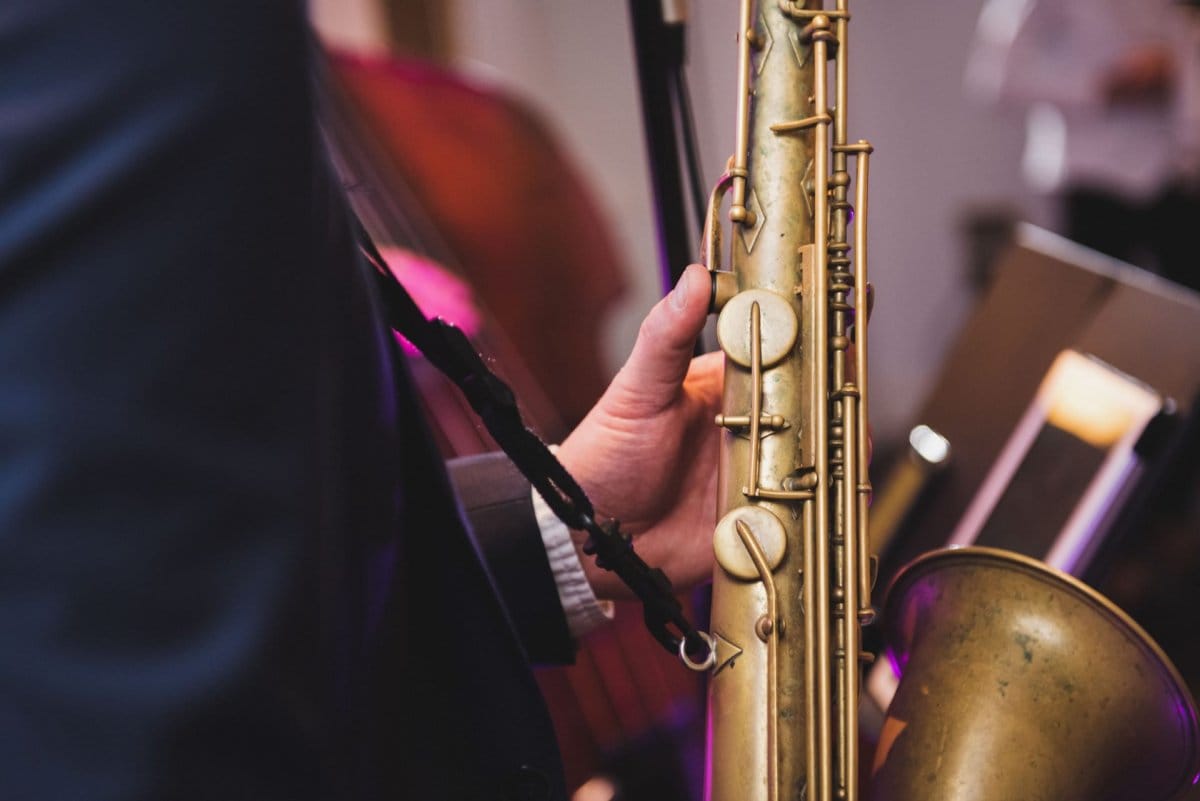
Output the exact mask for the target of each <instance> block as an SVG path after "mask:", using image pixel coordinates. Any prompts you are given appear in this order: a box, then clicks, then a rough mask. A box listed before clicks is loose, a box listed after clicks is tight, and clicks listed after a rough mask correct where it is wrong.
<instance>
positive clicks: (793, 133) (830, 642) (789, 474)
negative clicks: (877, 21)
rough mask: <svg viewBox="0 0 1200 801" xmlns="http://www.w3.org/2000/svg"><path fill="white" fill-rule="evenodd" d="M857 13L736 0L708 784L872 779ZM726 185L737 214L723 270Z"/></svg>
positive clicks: (716, 800)
mask: <svg viewBox="0 0 1200 801" xmlns="http://www.w3.org/2000/svg"><path fill="white" fill-rule="evenodd" d="M848 19H849V14H848V13H847V11H846V8H845V0H837V7H836V8H835V9H831V10H829V11H828V12H826V11H824V10H822V8H821V7H820V4H819V2H817V1H816V0H808V2H791V1H790V0H761V2H758V3H755V2H753V1H752V0H743V2H742V5H741V10H740V14H739V26H740V27H739V37H738V38H739V54H738V98H737V132H736V143H737V144H736V150H735V152H734V154H733V157H732V158H731V159H730V162H729V163H730V166H729V170H728V172H727V174H726V175H725V176H723V177H722V179H721V180H720V181H719V182H718V184H717V186H716V188H715V189H714V190H713V193H712V197H711V200H710V208H709V215H708V224H707V226H706V237H705V254H706V257H707V259H708V265H709V267H710V269H712V270H714V271H717V272H715V274H714V293H713V294H714V307H719V310H720V312H721V314H720V319H719V320H718V323H717V335H718V340H719V342H720V343H721V347H722V349H723V350H724V351H725V353H726V356H727V359H726V373H725V394H724V401H723V409H722V413H721V414H720V415H718V417H717V424H718V425H720V426H722V427H723V428H724V429H725V434H724V438H723V441H724V446H723V448H722V455H721V465H720V472H721V477H720V485H721V489H720V496H719V506H720V515H719V516H720V518H721V523H720V524H719V525H718V527H717V532H716V534H715V537H714V548H715V551H716V562H717V568H716V572H715V576H714V587H713V611H712V636H713V639H714V641H715V642H716V643H717V646H716V650H717V651H718V655H717V657H716V659H715V663H716V664H715V666H714V672H713V676H712V681H711V683H710V687H711V703H710V708H709V715H710V719H711V724H712V725H711V731H712V742H711V754H712V761H713V771H712V776H711V786H710V788H709V797H710V798H711V799H712V800H713V801H777V800H782V801H799V800H800V799H805V801H832V799H834V798H839V799H851V800H852V801H853V800H854V799H857V797H858V788H857V778H858V768H857V763H858V753H857V747H858V740H857V716H858V707H857V704H858V692H859V684H860V679H859V658H860V655H859V652H860V650H861V645H860V643H861V635H860V623H861V621H862V620H864V619H868V618H869V617H870V592H871V587H870V582H871V569H870V560H869V557H868V555H867V554H868V548H869V543H868V540H867V534H866V525H867V507H866V502H867V499H868V497H869V493H870V482H869V480H868V477H867V447H868V444H867V443H868V440H867V424H866V414H865V395H866V392H865V385H864V383H863V379H865V377H866V370H867V368H866V336H865V329H866V313H865V309H866V259H865V254H866V233H865V230H864V228H863V225H864V221H865V220H866V216H867V215H866V186H865V179H866V175H867V159H868V156H869V154H870V146H869V145H867V144H866V143H858V144H851V143H848V142H847V140H846V102H845V98H846V92H845V82H846V70H845V67H844V61H843V59H844V55H845V53H846V52H847V49H846V23H847V21H848ZM834 53H837V54H838V58H837V60H836V61H834V62H833V63H835V64H836V69H835V71H832V72H831V69H830V63H831V57H832V56H833V55H834ZM830 84H832V86H833V92H834V98H835V99H834V102H832V103H831V102H830V98H829V90H828V87H829V86H830ZM851 157H853V159H852V158H851ZM851 160H853V162H854V164H853V172H854V177H853V179H852V176H851V172H850V170H851V166H852V165H851V164H850V161H851ZM855 181H856V182H857V186H856V187H855V195H854V202H853V203H851V202H850V191H851V189H850V187H851V184H852V183H854V182H855ZM727 190H729V191H730V193H731V200H730V211H729V219H730V222H731V224H732V229H733V230H732V235H731V236H730V237H729V240H728V246H729V260H728V262H727V265H726V266H725V267H724V269H722V264H721V252H720V250H721V236H720V220H719V217H718V216H717V215H718V213H719V209H720V204H721V201H722V198H723V196H724V194H725V192H726V191H727ZM855 218H856V219H855ZM852 220H853V224H852ZM851 228H853V232H854V241H853V246H852V244H851V243H850V242H849V241H848V235H849V233H850V231H851ZM726 270H727V271H726ZM734 290H736V291H734ZM855 306H857V307H858V308H861V309H863V310H864V313H863V314H862V315H860V316H859V317H858V319H857V321H855V320H854V308H855ZM852 326H853V331H852V330H851V327H852ZM852 341H853V342H855V343H856V344H857V353H856V355H855V356H854V357H851V356H850V354H849V350H850V345H851V343H852ZM852 359H853V361H852Z"/></svg>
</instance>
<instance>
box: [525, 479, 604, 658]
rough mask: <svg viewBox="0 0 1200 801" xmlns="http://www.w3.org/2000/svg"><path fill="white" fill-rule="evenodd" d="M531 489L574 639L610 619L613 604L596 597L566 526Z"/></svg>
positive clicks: (538, 522) (551, 566) (543, 541)
mask: <svg viewBox="0 0 1200 801" xmlns="http://www.w3.org/2000/svg"><path fill="white" fill-rule="evenodd" d="M531 492H532V493H533V512H534V514H535V515H536V517H537V524H538V529H539V530H540V531H541V533H542V543H543V544H544V545H545V546H546V556H547V557H549V559H550V570H551V571H552V572H553V573H554V584H555V586H556V587H557V588H558V600H559V601H560V602H561V603H562V608H563V612H564V613H565V614H566V616H567V629H568V630H569V631H570V632H571V636H572V637H574V638H575V639H577V640H578V639H579V638H580V637H582V636H583V635H585V634H587V633H588V632H589V631H591V630H592V629H594V628H596V627H597V626H600V625H603V624H604V623H607V622H608V621H610V620H612V618H613V604H612V601H601V600H598V599H597V598H596V593H594V592H593V591H592V585H591V584H589V583H588V580H587V576H586V575H585V574H584V572H583V565H581V564H580V563H579V554H578V553H577V552H576V551H575V543H574V542H573V541H572V540H571V531H570V529H568V528H567V526H566V524H564V523H563V522H562V521H561V520H559V519H558V518H557V517H556V516H555V515H554V512H553V511H552V510H551V509H550V506H549V505H548V504H547V503H546V502H545V501H544V500H542V496H541V495H538V493H537V491H536V490H531Z"/></svg>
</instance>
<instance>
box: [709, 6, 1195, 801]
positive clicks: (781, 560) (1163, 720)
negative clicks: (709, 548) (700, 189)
mask: <svg viewBox="0 0 1200 801" xmlns="http://www.w3.org/2000/svg"><path fill="white" fill-rule="evenodd" d="M849 21H850V14H849V12H848V11H847V9H846V0H835V7H834V8H831V9H824V8H823V0H760V2H758V3H755V2H754V0H742V3H741V9H740V14H739V55H738V83H737V89H738V98H737V135H736V142H737V145H736V151H735V152H734V154H733V157H732V158H731V159H730V161H729V164H730V166H729V168H728V171H727V173H726V174H725V175H724V176H722V178H721V179H720V181H719V182H718V183H717V185H716V187H715V188H714V190H713V193H712V195H711V198H710V205H709V210H708V218H707V219H708V222H707V224H706V230H705V247H704V252H705V256H706V258H707V260H708V262H707V263H708V265H709V268H710V269H711V270H713V271H714V274H713V307H714V311H720V318H719V320H718V324H717V331H718V339H719V341H720V343H721V347H722V349H723V350H724V351H725V353H726V356H727V358H726V367H725V390H724V397H723V403H722V412H721V414H719V415H717V418H716V423H717V425H719V426H721V427H722V428H723V429H724V434H723V446H722V449H721V460H720V489H719V497H718V507H719V509H718V512H719V514H718V517H719V519H720V521H721V522H720V523H719V524H718V526H717V531H716V533H715V535H714V549H715V556H716V569H715V572H714V577H713V604H712V634H711V636H710V644H711V653H710V654H709V657H708V659H707V661H706V662H705V663H704V664H703V665H695V664H691V665H690V666H692V667H695V668H696V669H710V670H712V678H711V681H710V685H709V686H710V705H709V721H710V732H711V734H710V737H711V740H710V744H709V753H710V756H711V760H712V765H711V768H712V769H711V773H710V776H709V787H708V795H707V797H708V798H709V799H710V800H711V801H833V800H834V799H839V800H843V799H844V800H845V801H858V799H859V798H860V795H863V793H860V788H859V786H858V783H859V753H858V748H859V740H858V729H857V722H858V721H857V719H858V699H859V692H860V684H861V671H860V667H861V665H860V662H861V661H862V660H864V659H866V657H865V655H863V654H862V653H861V652H862V636H861V626H862V625H863V624H865V623H868V622H870V620H871V619H872V618H873V616H874V613H873V609H872V607H871V597H870V596H871V590H872V584H873V583H874V575H875V566H874V565H875V563H874V559H873V558H872V557H871V556H870V540H869V538H868V534H867V515H868V504H869V501H870V497H871V482H870V480H869V478H868V474H867V462H868V459H869V456H870V438H869V429H868V426H867V403H868V391H867V390H868V387H867V376H868V372H867V319H866V318H867V310H868V308H869V302H870V297H869V293H868V283H867V259H866V256H867V181H868V170H869V159H870V155H871V150H872V148H871V145H870V144H868V143H866V142H863V141H858V142H850V141H848V139H847V129H848V125H847V117H846V110H847V91H846V86H847V83H846V81H847V77H846V73H847V70H846V64H847V57H848V54H849V48H848V41H847V29H848V25H849ZM831 62H832V64H833V70H832V72H831V71H830V63H831ZM830 88H832V93H833V101H832V102H831V101H830V98H829V94H830ZM727 192H728V193H730V195H731V197H730V210H729V220H730V223H731V227H732V235H731V236H730V237H729V238H728V240H727V245H728V248H729V258H728V261H727V262H726V263H725V264H724V265H722V263H721V249H722V237H721V221H720V217H719V214H720V208H721V203H722V200H723V198H724V196H725V194H726V193H727ZM851 233H852V234H853V236H852V238H851ZM851 346H853V354H851ZM896 587H897V589H896V590H895V591H894V594H893V596H892V599H891V600H890V602H889V607H888V625H889V627H890V629H891V630H892V632H893V634H895V635H897V636H898V645H897V646H896V648H897V649H898V653H899V654H900V655H901V656H900V659H901V661H902V662H903V663H904V664H905V677H904V681H903V682H901V684H900V690H899V693H898V695H897V697H896V701H895V703H894V704H893V708H892V710H891V711H890V712H889V715H888V718H887V722H886V723H885V726H884V730H883V741H882V742H881V743H880V746H879V750H878V752H877V754H878V759H877V760H876V763H875V766H874V769H873V771H872V781H871V786H870V788H869V790H868V793H869V795H870V797H871V798H872V799H875V800H876V801H901V800H902V801H967V800H968V799H969V800H970V801H1033V800H1034V799H1046V800H1047V801H1049V800H1050V799H1054V800H1055V801H1062V800H1063V799H1065V800H1066V801H1076V800H1077V801H1085V799H1087V801H1095V800H1096V799H1100V800H1101V801H1103V800H1104V799H1112V800H1113V801H1116V799H1127V801H1155V800H1156V799H1165V798H1166V797H1167V796H1168V795H1169V794H1170V793H1172V792H1173V791H1174V790H1175V789H1177V788H1179V787H1181V786H1182V785H1183V784H1184V783H1185V782H1187V781H1191V780H1192V779H1193V777H1194V776H1195V775H1196V772H1197V767H1198V765H1197V760H1198V758H1200V757H1198V755H1197V726H1196V712H1195V708H1194V706H1193V704H1192V700H1191V698H1190V696H1189V695H1188V693H1187V690H1186V689H1185V688H1184V687H1183V685H1182V683H1181V682H1180V681H1179V677H1178V675H1177V674H1176V673H1175V671H1174V668H1173V667H1171V665H1170V662H1169V661H1167V660H1166V658H1165V656H1163V654H1162V653H1161V652H1160V651H1159V650H1158V648H1157V646H1155V645H1154V643H1153V642H1152V641H1150V639H1149V638H1148V637H1146V635H1145V634H1144V633H1143V632H1142V631H1141V630H1140V629H1139V628H1138V627H1137V626H1136V625H1135V624H1134V623H1133V622H1132V621H1131V620H1129V618H1127V617H1126V616H1125V615H1124V614H1123V613H1121V612H1120V611H1119V610H1117V609H1116V608H1115V607H1114V606H1112V605H1111V604H1110V603H1108V602H1107V601H1105V600H1104V599H1103V598H1101V597H1100V596H1099V595H1098V594H1096V593H1095V592H1094V591H1092V590H1090V589H1088V588H1087V587H1085V586H1084V585H1082V584H1080V583H1079V582H1078V581H1075V580H1074V579H1071V578H1069V577H1066V576H1063V575H1060V574H1057V573H1056V572H1055V571H1052V570H1050V569H1049V568H1046V567H1044V566H1042V565H1040V563H1037V562H1036V561H1034V560H1031V559H1026V558H1024V557H1020V556H1015V555H1012V554H1005V553H1002V552H998V551H990V550H986V549H963V550H960V551H955V552H950V553H938V554H935V555H931V556H928V557H925V558H923V559H922V560H919V561H918V562H917V563H915V565H914V566H912V567H910V568H909V569H908V571H907V572H906V573H904V574H903V575H902V577H901V578H900V579H899V580H898V582H897V584H896ZM685 661H687V660H686V657H685Z"/></svg>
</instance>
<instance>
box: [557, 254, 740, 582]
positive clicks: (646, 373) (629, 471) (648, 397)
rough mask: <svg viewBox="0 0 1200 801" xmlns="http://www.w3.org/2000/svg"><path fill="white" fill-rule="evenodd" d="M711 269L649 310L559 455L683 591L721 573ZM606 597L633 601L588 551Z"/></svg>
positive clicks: (688, 275)
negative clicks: (707, 332) (704, 340)
mask: <svg viewBox="0 0 1200 801" xmlns="http://www.w3.org/2000/svg"><path fill="white" fill-rule="evenodd" d="M710 293H711V284H710V280H709V276H708V271H707V270H705V269H704V268H703V267H700V266H698V265H692V266H690V267H688V268H687V270H686V271H685V272H684V274H683V276H682V277H681V278H680V281H679V283H678V284H677V285H676V287H675V289H674V290H673V291H672V292H671V294H669V295H668V296H667V297H665V298H663V299H662V300H660V301H659V302H658V304H657V305H656V306H655V307H654V308H653V309H651V310H650V313H649V314H648V315H647V317H646V319H645V320H644V321H643V323H642V327H641V330H640V331H639V333H638V338H637V342H636V343H635V344H634V347H633V352H632V353H631V354H630V356H629V360H628V361H627V362H626V363H625V366H624V367H622V368H621V370H620V372H618V373H617V375H616V377H615V378H614V379H613V381H612V383H611V384H610V385H609V387H608V389H607V390H606V391H605V393H604V395H603V397H601V398H600V400H599V401H598V402H597V404H596V406H595V407H593V408H592V410H591V411H590V412H589V413H588V415H587V417H585V418H584V420H583V422H581V423H580V424H579V426H578V427H577V428H576V429H575V431H573V432H572V433H571V435H570V436H569V437H567V439H566V441H564V442H563V443H562V446H561V447H560V448H559V450H558V458H559V460H560V461H561V462H562V463H563V465H564V466H565V467H566V468H567V469H568V470H569V471H570V472H571V473H572V475H574V476H575V478H576V480H578V481H579V483H580V485H581V486H582V487H583V488H584V490H585V491H586V492H587V493H588V495H589V496H590V497H591V499H592V502H593V504H594V505H595V507H596V510H597V512H598V513H599V514H601V515H603V516H607V517H613V518H616V519H617V520H619V521H620V522H621V528H622V530H623V531H625V532H627V533H629V534H632V535H634V537H635V543H634V545H635V547H636V549H637V551H638V554H639V555H640V556H641V557H642V559H643V560H644V561H645V562H646V563H647V564H649V565H651V566H653V567H659V568H662V569H663V571H664V572H665V573H666V574H667V576H668V577H669V578H670V579H671V581H672V583H673V584H674V586H675V589H677V590H684V589H687V588H689V587H692V586H695V585H696V584H699V583H700V582H702V581H705V580H707V579H708V578H709V577H710V576H711V575H712V560H713V556H712V529H713V525H714V524H715V519H716V492H717V454H718V444H719V442H720V436H719V429H718V428H717V426H716V425H715V424H714V423H713V417H714V416H715V415H716V414H717V413H718V412H719V411H720V402H721V383H722V367H723V359H722V354H720V353H709V354H705V355H704V356H700V357H697V358H695V359H692V358H691V354H692V348H693V345H694V343H695V341H696V337H697V336H698V335H699V333H700V330H701V329H702V328H703V327H704V321H705V318H706V317H707V315H708V304H709V297H710ZM582 561H583V567H584V572H585V573H586V574H587V576H588V580H589V581H590V582H591V584H592V587H593V588H594V589H595V591H596V594H597V596H599V597H601V598H623V597H629V592H628V590H626V589H625V587H624V585H623V584H621V582H620V580H619V579H618V578H617V577H616V576H615V575H613V574H611V573H609V572H607V571H605V570H603V569H601V568H599V567H597V566H596V564H595V561H594V560H593V559H591V558H590V557H582Z"/></svg>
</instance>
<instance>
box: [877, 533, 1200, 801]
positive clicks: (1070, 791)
mask: <svg viewBox="0 0 1200 801" xmlns="http://www.w3.org/2000/svg"><path fill="white" fill-rule="evenodd" d="M884 620H885V625H886V627H887V633H888V639H889V640H890V641H891V643H892V646H891V647H892V649H893V653H892V658H893V660H894V662H895V664H896V665H897V666H898V667H899V668H900V669H901V671H902V674H903V676H902V680H901V682H900V687H899V689H898V690H897V693H896V697H895V699H894V700H893V701H892V705H891V707H890V708H889V709H888V714H887V718H886V720H885V722H884V724H883V730H882V733H881V739H880V743H879V748H878V751H877V753H876V757H875V764H874V767H873V768H872V780H871V794H870V797H871V798H872V799H873V800H874V801H892V800H893V799H904V800H905V801H916V799H920V800H921V801H959V799H971V801H1013V799H1021V801H1043V800H1044V801H1162V800H1164V799H1168V798H1170V797H1172V796H1173V795H1174V794H1175V793H1176V792H1178V791H1179V790H1180V789H1182V788H1183V787H1184V786H1186V785H1188V784H1190V783H1192V782H1193V781H1195V779H1196V776H1197V773H1198V772H1200V747H1198V744H1197V743H1198V740H1197V738H1198V732H1197V722H1196V720H1197V719H1196V708H1195V706H1194V704H1193V702H1192V698H1191V696H1190V695H1189V693H1188V690H1187V687H1186V685H1185V684H1184V683H1183V681H1182V679H1180V677H1179V674H1178V672H1176V670H1175V668H1174V666H1173V665H1172V664H1171V662H1170V660H1169V659H1167V657H1166V655H1165V654H1163V652H1162V651H1161V650H1160V649H1159V647H1158V646H1157V645H1156V644H1155V643H1154V641H1153V640H1151V639H1150V637H1149V636H1148V635H1147V634H1146V633H1145V632H1144V631H1142V629H1141V628H1140V627H1139V626H1138V625H1137V624H1136V623H1134V622H1133V620H1132V619H1130V618H1129V616H1128V615H1126V614H1125V613H1124V612H1122V611H1121V610H1120V609H1118V608H1117V607H1116V606H1115V605H1114V604H1113V603H1111V602H1110V601H1108V600H1107V599H1105V598H1104V597H1103V596H1102V595H1100V594H1099V593H1097V592H1096V591H1095V590H1093V589H1091V588H1090V587H1088V586H1087V585H1085V584H1083V583H1082V582H1080V581H1078V580H1077V579H1074V578H1072V577H1070V576H1068V575H1066V574H1065V573H1060V572H1059V571H1057V570H1054V569H1053V568H1050V567H1047V566H1046V565H1045V564H1043V563H1042V562H1039V561H1037V560H1035V559H1030V558H1028V557H1025V556H1020V555H1017V554H1013V553H1009V552H1006V551H1000V550H996V549H992V548H980V547H971V548H957V549H948V550H943V551H935V552H933V553H930V554H926V555H924V556H922V557H920V558H919V559H917V560H916V561H915V562H913V563H911V564H910V565H909V566H908V567H906V568H905V569H904V570H903V571H901V573H900V574H899V575H898V576H897V577H896V579H895V581H894V582H893V584H892V587H891V589H890V590H889V591H888V599H887V605H886V608H885V610H884Z"/></svg>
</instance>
